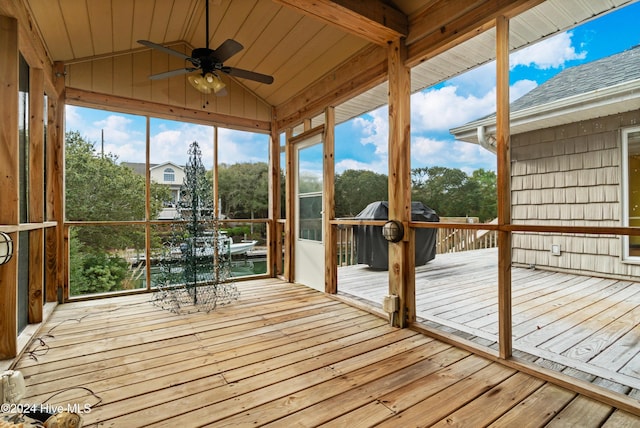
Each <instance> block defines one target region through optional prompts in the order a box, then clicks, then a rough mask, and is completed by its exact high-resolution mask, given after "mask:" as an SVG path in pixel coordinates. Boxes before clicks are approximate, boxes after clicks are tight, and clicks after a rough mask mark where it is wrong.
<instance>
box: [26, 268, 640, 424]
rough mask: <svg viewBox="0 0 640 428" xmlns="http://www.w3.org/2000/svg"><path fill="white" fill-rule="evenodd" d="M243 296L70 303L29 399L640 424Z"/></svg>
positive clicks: (180, 418)
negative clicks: (160, 302)
mask: <svg viewBox="0 0 640 428" xmlns="http://www.w3.org/2000/svg"><path fill="white" fill-rule="evenodd" d="M238 288H239V289H240V293H241V295H240V299H239V300H238V301H237V302H235V303H234V304H232V305H229V306H224V307H219V308H217V309H216V310H215V311H213V312H211V313H208V314H206V313H195V314H189V315H176V314H173V313H171V312H168V311H166V310H163V309H160V308H158V307H157V306H154V305H152V304H151V303H150V296H149V295H136V296H127V297H117V298H110V299H102V300H96V301H88V302H77V303H71V304H64V305H60V306H59V307H58V308H57V309H56V310H55V312H54V313H53V315H52V316H51V318H50V320H49V321H48V322H47V323H46V324H45V326H44V328H43V330H42V334H41V341H40V340H36V341H35V342H34V343H33V344H32V345H31V349H32V350H34V351H35V352H34V357H35V358H32V357H31V356H30V355H28V354H26V355H24V356H22V358H21V359H20V360H19V361H18V362H17V366H16V368H17V369H19V370H21V371H22V372H23V374H24V375H25V379H26V382H27V393H28V397H26V399H25V402H29V403H41V402H45V401H46V402H47V403H51V404H58V405H63V406H64V405H67V404H71V403H77V404H80V405H84V404H93V403H95V402H96V401H97V399H96V398H95V397H93V396H91V395H89V394H88V393H87V391H86V390H84V389H79V387H82V388H87V389H88V390H90V391H92V392H94V393H95V394H96V395H97V396H99V397H100V398H101V403H100V404H99V405H97V406H95V407H93V408H92V409H91V411H90V412H88V413H86V414H84V423H85V426H100V427H142V426H154V427H155V426H167V427H176V426H180V427H192V426H193V427H195V426H247V427H249V426H251V427H254V426H282V427H293V426H305V427H309V426H320V425H322V426H329V427H347V426H348V427H364V426H389V427H399V426H402V427H409V426H447V427H448V426H469V427H480V426H496V427H497V426H502V427H512V426H517V425H522V426H527V427H535V426H550V427H556V426H580V427H601V426H605V427H621V426H638V424H640V418H638V417H636V416H633V415H630V414H628V413H626V412H624V411H621V410H617V409H614V408H611V407H610V406H607V405H604V404H602V403H598V402H596V401H593V400H592V399H588V398H586V397H584V396H580V395H577V394H575V393H573V392H570V391H568V390H566V389H562V388H560V387H557V386H554V385H553V384H550V383H547V382H544V381H542V380H539V379H537V378H535V377H532V376H529V375H526V374H524V373H521V372H518V371H516V370H514V369H512V368H508V367H506V366H503V365H501V364H498V363H495V362H491V361H489V360H486V359H484V358H481V357H479V356H476V355H472V354H470V353H469V352H467V351H463V350H461V349H457V348H455V347H451V346H449V345H447V344H444V343H442V342H439V341H437V340H434V339H431V338H429V337H426V336H424V335H422V334H419V333H416V332H414V331H409V330H399V329H395V328H392V327H390V326H389V325H388V323H387V322H386V320H383V319H382V318H378V317H376V316H374V315H371V314H370V313H367V312H365V311H362V310H360V309H357V308H354V307H352V306H349V305H347V304H345V303H343V302H341V301H339V300H336V299H333V298H331V297H329V296H326V295H323V294H322V293H319V292H317V291H314V290H311V289H309V288H306V287H304V286H300V285H293V284H286V283H283V282H280V281H278V280H255V281H249V282H241V283H238ZM69 388H70V389H69ZM67 389H68V390H67ZM62 390H66V392H63V393H60V394H59V395H56V396H55V397H54V398H52V399H50V397H51V396H52V395H53V394H55V393H56V392H58V391H62ZM92 424H95V425H92Z"/></svg>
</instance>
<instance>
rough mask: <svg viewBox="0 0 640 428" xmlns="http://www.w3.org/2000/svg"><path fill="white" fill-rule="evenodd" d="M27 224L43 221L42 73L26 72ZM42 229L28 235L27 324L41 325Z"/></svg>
mask: <svg viewBox="0 0 640 428" xmlns="http://www.w3.org/2000/svg"><path fill="white" fill-rule="evenodd" d="M29 116H30V117H29V192H28V194H29V222H31V223H42V222H43V221H44V72H43V71H42V69H38V68H32V69H30V70H29ZM43 286H44V229H41V228H40V229H33V230H31V231H29V312H28V321H29V323H39V322H41V321H42V305H43Z"/></svg>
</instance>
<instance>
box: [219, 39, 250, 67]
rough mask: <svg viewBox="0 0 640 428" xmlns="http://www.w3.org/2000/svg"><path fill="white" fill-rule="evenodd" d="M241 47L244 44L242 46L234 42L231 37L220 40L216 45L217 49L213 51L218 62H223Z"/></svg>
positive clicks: (242, 47)
mask: <svg viewBox="0 0 640 428" xmlns="http://www.w3.org/2000/svg"><path fill="white" fill-rule="evenodd" d="M242 49H244V46H242V45H241V44H240V43H238V42H236V41H235V40H233V39H227V40H225V41H224V42H222V44H221V45H220V46H218V49H216V50H215V51H214V55H215V57H216V59H217V60H218V62H225V61H226V60H228V59H229V58H231V57H232V56H234V55H235V54H237V53H238V52H240V51H241V50H242Z"/></svg>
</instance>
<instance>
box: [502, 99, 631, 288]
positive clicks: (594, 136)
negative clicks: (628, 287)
mask: <svg viewBox="0 0 640 428" xmlns="http://www.w3.org/2000/svg"><path fill="white" fill-rule="evenodd" d="M636 123H640V112H638V111H636V112H630V113H624V114H619V115H614V116H609V117H605V118H598V119H594V120H592V121H590V122H581V123H572V124H569V125H563V126H558V127H553V128H547V129H542V130H538V131H532V132H528V133H524V134H519V135H514V136H512V137H511V158H512V168H511V173H512V181H511V184H512V185H511V190H512V194H511V203H512V213H511V215H512V221H513V223H514V224H535V225H560V226H594V227H597V226H620V225H621V209H622V204H621V202H620V198H621V191H620V184H621V167H620V160H621V147H620V128H621V127H624V126H631V125H634V124H636ZM512 242H513V253H512V255H513V262H514V263H515V264H522V265H525V266H531V265H535V266H537V267H546V268H551V269H558V270H562V271H568V272H574V273H580V274H586V275H595V276H615V277H638V276H640V266H639V265H635V264H629V263H623V262H622V260H621V258H620V254H621V241H620V237H619V236H612V235H595V234H594V235H589V234H554V233H539V234H534V233H514V234H513V240H512ZM552 244H559V245H560V247H561V255H560V256H554V255H551V245H552ZM636 279H637V278H636Z"/></svg>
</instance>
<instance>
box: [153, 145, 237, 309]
mask: <svg viewBox="0 0 640 428" xmlns="http://www.w3.org/2000/svg"><path fill="white" fill-rule="evenodd" d="M188 153H189V161H188V162H187V165H186V166H185V178H184V182H183V184H182V186H181V187H180V198H179V201H178V206H177V208H178V209H177V218H176V220H177V221H176V222H174V223H173V226H172V233H171V240H170V243H169V244H168V245H167V246H166V248H165V252H164V253H165V254H164V256H163V257H162V259H161V261H160V262H159V263H158V265H159V270H160V272H161V273H160V275H159V282H160V284H158V286H157V289H158V292H157V293H156V296H155V297H154V300H153V301H154V303H156V304H158V305H159V306H162V307H164V308H167V309H170V310H172V311H175V312H178V313H185V312H194V311H205V312H209V311H211V310H213V309H215V307H216V306H217V305H219V304H228V303H230V302H232V301H233V300H236V299H237V298H238V296H239V292H238V289H237V287H236V286H235V285H234V284H233V281H232V277H231V275H230V269H229V257H230V256H229V253H228V251H226V248H227V247H226V242H224V238H223V235H222V234H221V233H220V223H219V221H218V218H217V213H216V212H215V211H214V204H213V190H212V183H211V181H210V180H209V179H208V178H207V175H206V170H205V168H204V165H203V164H202V153H201V152H200V147H199V145H198V143H197V142H196V141H194V142H193V143H191V145H190V146H189V152H188Z"/></svg>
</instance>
